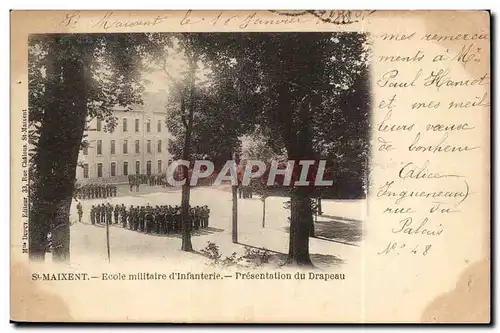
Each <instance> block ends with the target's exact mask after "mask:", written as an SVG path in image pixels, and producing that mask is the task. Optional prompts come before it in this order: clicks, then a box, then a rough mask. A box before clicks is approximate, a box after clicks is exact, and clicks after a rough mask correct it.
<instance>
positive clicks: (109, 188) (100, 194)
mask: <svg viewBox="0 0 500 333" xmlns="http://www.w3.org/2000/svg"><path fill="white" fill-rule="evenodd" d="M75 192H76V197H77V198H78V199H97V198H108V197H116V194H117V186H116V185H115V184H94V183H90V184H85V185H80V186H78V187H77V188H76V190H75Z"/></svg>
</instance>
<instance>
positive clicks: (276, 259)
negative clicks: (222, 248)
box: [238, 243, 345, 267]
mask: <svg viewBox="0 0 500 333" xmlns="http://www.w3.org/2000/svg"><path fill="white" fill-rule="evenodd" d="M238 244H240V245H243V246H245V247H249V248H251V249H254V250H261V251H265V250H267V251H269V253H270V257H269V262H270V263H275V264H276V266H281V265H283V264H284V263H285V261H286V259H287V257H288V254H286V253H281V252H277V251H273V250H269V249H266V248H262V247H257V246H252V245H248V244H243V243H238ZM309 257H310V258H311V261H312V263H313V264H314V265H315V266H322V267H324V266H338V265H341V264H343V263H345V261H344V260H342V259H340V258H339V257H337V256H334V255H332V254H321V253H311V254H310V255H309Z"/></svg>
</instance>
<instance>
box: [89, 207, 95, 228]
mask: <svg viewBox="0 0 500 333" xmlns="http://www.w3.org/2000/svg"><path fill="white" fill-rule="evenodd" d="M90 222H91V223H92V224H95V207H94V205H92V207H91V208H90Z"/></svg>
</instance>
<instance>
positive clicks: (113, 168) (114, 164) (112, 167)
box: [111, 162, 116, 177]
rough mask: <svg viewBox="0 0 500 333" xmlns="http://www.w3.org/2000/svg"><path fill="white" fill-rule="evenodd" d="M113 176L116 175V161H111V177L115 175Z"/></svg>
mask: <svg viewBox="0 0 500 333" xmlns="http://www.w3.org/2000/svg"><path fill="white" fill-rule="evenodd" d="M115 176H116V163H115V162H111V177H115Z"/></svg>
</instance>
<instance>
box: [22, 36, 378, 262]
mask: <svg viewBox="0 0 500 333" xmlns="http://www.w3.org/2000/svg"><path fill="white" fill-rule="evenodd" d="M368 38H369V36H368V35H367V34H362V33H357V32H340V33H332V32H282V33H109V34H33V35H30V37H29V144H30V145H29V163H30V164H29V176H30V177H29V179H30V183H29V187H30V188H29V191H30V192H29V258H30V260H33V261H44V260H45V261H50V260H52V261H62V262H65V261H78V256H82V255H85V256H90V257H95V258H96V260H107V261H109V262H113V261H120V260H123V259H124V258H125V259H130V258H149V259H151V258H153V259H158V260H165V259H168V260H179V261H186V260H195V261H199V262H202V263H206V264H208V265H215V266H220V267H226V266H234V267H237V268H242V269H253V268H261V267H264V268H269V269H279V268H280V267H282V266H286V265H298V266H303V267H308V268H327V269H331V268H334V267H341V266H342V265H344V264H345V263H346V262H347V261H349V260H350V258H351V257H356V255H357V253H359V252H360V246H361V244H362V230H363V218H364V215H365V212H366V192H367V184H368V181H367V179H368V162H369V149H368V139H369V110H370V92H369V89H370V85H369V39H368ZM182 161H185V162H182Z"/></svg>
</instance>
